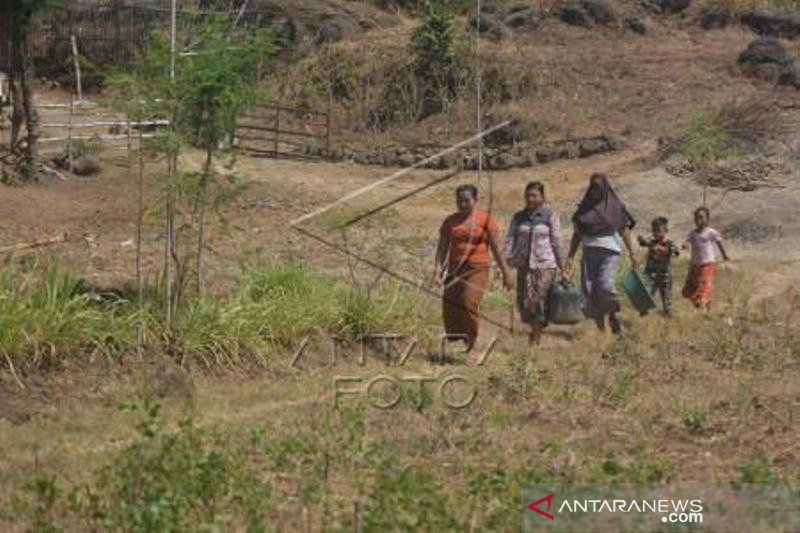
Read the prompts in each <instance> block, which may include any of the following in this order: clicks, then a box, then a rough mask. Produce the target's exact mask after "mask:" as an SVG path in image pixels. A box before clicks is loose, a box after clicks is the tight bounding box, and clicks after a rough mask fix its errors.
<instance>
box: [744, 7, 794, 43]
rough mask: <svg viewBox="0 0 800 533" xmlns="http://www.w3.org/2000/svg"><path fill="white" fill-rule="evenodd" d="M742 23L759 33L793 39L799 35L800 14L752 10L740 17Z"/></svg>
mask: <svg viewBox="0 0 800 533" xmlns="http://www.w3.org/2000/svg"><path fill="white" fill-rule="evenodd" d="M742 24H744V25H745V26H747V27H748V28H750V29H751V30H753V31H754V32H756V33H757V34H759V35H764V36H769V37H785V38H787V39H794V38H795V37H797V36H798V35H800V15H795V14H793V13H769V12H762V11H754V12H752V13H748V14H746V15H744V16H743V17H742Z"/></svg>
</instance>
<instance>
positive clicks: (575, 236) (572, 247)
mask: <svg viewBox="0 0 800 533" xmlns="http://www.w3.org/2000/svg"><path fill="white" fill-rule="evenodd" d="M580 244H581V234H580V233H579V232H578V230H577V229H576V230H575V231H574V232H573V233H572V239H571V240H570V242H569V252H568V253H567V260H566V261H565V263H564V271H563V273H562V276H563V278H564V279H565V280H566V279H569V277H570V276H571V275H572V268H573V263H574V261H575V254H577V253H578V247H579V246H580Z"/></svg>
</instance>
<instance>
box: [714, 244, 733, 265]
mask: <svg viewBox="0 0 800 533" xmlns="http://www.w3.org/2000/svg"><path fill="white" fill-rule="evenodd" d="M717 248H719V253H720V254H722V259H724V260H725V261H730V260H731V258H730V256H728V253H727V252H726V251H725V246H723V245H722V241H717Z"/></svg>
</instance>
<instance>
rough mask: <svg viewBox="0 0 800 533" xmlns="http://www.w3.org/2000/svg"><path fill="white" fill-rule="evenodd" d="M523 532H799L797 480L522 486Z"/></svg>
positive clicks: (799, 507)
mask: <svg viewBox="0 0 800 533" xmlns="http://www.w3.org/2000/svg"><path fill="white" fill-rule="evenodd" d="M522 531H523V532H525V533H545V532H551V533H660V532H664V533H667V532H673V531H693V532H698V533H699V532H707V533H763V532H765V531H769V532H772V533H800V485H798V484H779V483H773V484H770V483H762V484H739V483H730V484H726V483H669V484H667V483H662V484H637V483H629V484H567V483H563V484H554V485H543V484H536V485H526V486H525V487H523V491H522Z"/></svg>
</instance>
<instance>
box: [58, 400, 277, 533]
mask: <svg viewBox="0 0 800 533" xmlns="http://www.w3.org/2000/svg"><path fill="white" fill-rule="evenodd" d="M145 414H146V417H145V419H144V420H143V421H142V422H141V423H140V424H139V425H138V432H139V438H138V439H137V440H136V441H134V442H133V443H132V444H129V445H128V446H126V447H125V448H124V449H123V450H122V451H121V452H120V453H119V454H118V455H117V457H116V458H115V460H114V461H113V462H112V463H110V464H109V465H108V466H106V467H105V468H103V469H102V471H101V472H100V473H99V475H98V476H97V477H96V479H95V480H94V481H93V482H92V483H91V484H89V485H87V486H84V487H83V488H82V489H79V490H78V492H77V495H76V496H75V498H74V500H75V502H76V505H75V509H76V510H78V511H79V512H80V513H81V514H83V515H85V516H86V518H87V519H88V520H90V523H94V524H95V526H96V527H97V528H98V529H100V530H105V531H143V532H144V531H200V530H216V529H218V528H222V529H227V528H235V527H237V526H238V527H239V528H242V529H244V528H245V527H246V529H247V530H248V531H261V530H263V529H264V522H263V516H262V513H263V509H264V507H265V505H264V503H265V500H266V499H267V498H268V497H269V492H270V489H269V486H268V485H267V484H265V483H264V482H263V481H261V480H260V479H259V478H258V477H257V476H256V475H255V474H254V473H253V472H252V471H251V470H250V468H249V467H248V465H247V464H246V462H245V455H244V454H243V452H242V450H240V448H239V446H237V445H235V444H234V443H231V442H229V441H228V440H227V439H225V438H224V437H223V436H222V435H219V434H216V433H215V432H213V431H210V430H205V429H201V428H199V427H197V426H195V425H194V423H193V422H192V421H191V419H185V420H183V421H181V422H180V424H179V426H178V428H177V430H175V431H166V430H163V429H161V428H160V422H159V419H158V416H159V410H158V407H157V406H152V405H150V406H145ZM243 526H244V527H243Z"/></svg>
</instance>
